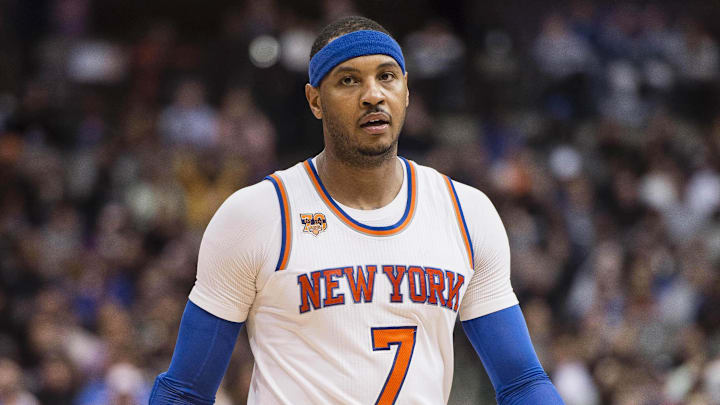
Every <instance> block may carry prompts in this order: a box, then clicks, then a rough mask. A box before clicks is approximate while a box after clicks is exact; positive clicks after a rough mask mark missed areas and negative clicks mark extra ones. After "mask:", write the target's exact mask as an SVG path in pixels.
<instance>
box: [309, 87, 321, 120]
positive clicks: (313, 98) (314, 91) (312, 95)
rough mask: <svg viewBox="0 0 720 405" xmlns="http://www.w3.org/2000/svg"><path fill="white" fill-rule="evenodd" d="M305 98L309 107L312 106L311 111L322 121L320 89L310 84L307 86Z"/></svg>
mask: <svg viewBox="0 0 720 405" xmlns="http://www.w3.org/2000/svg"><path fill="white" fill-rule="evenodd" d="M305 98H306V99H307V102H308V105H309V106H310V111H311V112H312V113H313V115H314V116H315V118H317V119H319V120H320V119H322V105H321V101H320V89H319V88H315V87H313V86H311V85H310V83H306V84H305Z"/></svg>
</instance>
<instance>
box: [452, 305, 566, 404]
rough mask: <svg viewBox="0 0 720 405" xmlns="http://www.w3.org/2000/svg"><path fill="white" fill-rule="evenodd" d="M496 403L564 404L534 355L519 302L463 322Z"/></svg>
mask: <svg viewBox="0 0 720 405" xmlns="http://www.w3.org/2000/svg"><path fill="white" fill-rule="evenodd" d="M462 326H463V329H464V330H465V334H466V335H467V337H468V339H469V340H470V343H472V345H473V347H474V348H475V351H476V352H477V353H478V355H479V356H480V360H482V363H483V365H484V366H485V370H486V371H487V374H488V376H489V377H490V381H491V382H492V384H493V387H495V393H496V395H495V398H496V399H497V402H498V404H499V405H516V404H517V405H520V404H543V405H563V400H562V398H560V395H559V394H558V393H557V390H555V387H554V386H553V384H552V382H551V381H550V378H548V376H547V374H545V370H543V368H542V365H540V361H539V360H538V358H537V355H536V354H535V349H534V348H533V345H532V342H531V341H530V333H529V332H528V329H527V325H526V324H525V318H523V314H522V311H520V306H519V305H514V306H512V307H509V308H505V309H503V310H500V311H497V312H493V313H491V314H488V315H485V316H481V317H479V318H475V319H471V320H468V321H464V322H463V323H462Z"/></svg>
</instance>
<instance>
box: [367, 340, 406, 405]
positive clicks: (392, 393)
mask: <svg viewBox="0 0 720 405" xmlns="http://www.w3.org/2000/svg"><path fill="white" fill-rule="evenodd" d="M370 332H371V334H372V348H373V351H377V350H390V346H392V345H397V351H396V352H395V360H394V361H393V364H392V367H391V368H390V374H388V377H387V379H386V380H385V385H384V386H383V388H382V391H380V395H378V399H377V401H375V405H392V404H394V403H395V400H397V397H398V394H399V393H400V388H402V385H403V382H405V376H406V375H407V371H408V368H409V367H410V360H412V355H413V350H414V349H415V334H416V332H417V326H391V327H384V328H372V329H370Z"/></svg>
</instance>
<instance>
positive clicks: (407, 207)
mask: <svg viewBox="0 0 720 405" xmlns="http://www.w3.org/2000/svg"><path fill="white" fill-rule="evenodd" d="M398 157H399V158H400V159H402V161H403V163H405V176H406V178H407V179H408V187H407V202H406V203H405V212H404V213H403V216H402V218H400V220H399V221H397V222H396V223H394V224H393V225H388V226H370V225H365V224H363V223H361V222H358V221H356V220H355V219H353V217H351V216H350V215H348V214H347V212H345V211H343V209H342V208H340V206H339V205H338V204H337V203H336V202H335V200H333V198H332V197H331V196H330V193H328V191H327V189H326V188H325V185H324V184H323V182H322V180H320V176H319V175H318V172H317V170H316V169H315V165H314V164H313V162H312V159H308V160H307V163H308V165H309V166H310V169H312V173H313V176H314V177H315V179H316V180H317V182H318V184H319V185H320V188H321V189H322V191H323V194H325V197H327V199H328V201H330V203H332V205H333V206H334V207H335V208H337V210H338V211H339V212H340V213H341V214H342V215H343V216H344V217H345V218H346V219H347V220H348V221H350V222H352V223H353V224H355V225H357V226H359V227H362V228H365V229H367V230H371V231H389V230H392V229H395V228H397V227H399V226H400V225H402V223H403V222H405V218H407V216H408V215H409V214H410V203H411V202H412V190H413V182H412V176H411V173H410V162H408V161H407V159H405V158H404V157H402V156H398Z"/></svg>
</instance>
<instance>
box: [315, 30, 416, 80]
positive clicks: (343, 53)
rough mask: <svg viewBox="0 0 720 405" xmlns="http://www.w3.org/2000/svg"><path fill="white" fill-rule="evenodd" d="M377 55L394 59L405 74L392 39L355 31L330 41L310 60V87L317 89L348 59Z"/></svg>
mask: <svg viewBox="0 0 720 405" xmlns="http://www.w3.org/2000/svg"><path fill="white" fill-rule="evenodd" d="M377 54H380V55H388V56H390V57H392V58H393V59H395V61H396V62H397V63H398V65H400V69H402V72H403V73H405V59H403V54H402V50H401V49H400V45H398V43H397V42H395V40H394V39H392V37H390V36H389V35H387V34H384V33H382V32H380V31H369V30H363V31H355V32H351V33H349V34H345V35H343V36H341V37H338V38H336V39H334V40H332V41H330V43H328V44H327V45H325V46H324V47H323V48H322V49H321V50H320V51H318V53H316V54H315V56H313V57H312V59H310V68H309V69H308V75H309V76H310V85H311V86H313V87H318V86H319V85H320V81H322V79H323V77H325V75H327V74H328V73H330V71H331V70H332V69H333V68H334V67H335V66H337V65H339V64H341V63H343V62H345V61H346V60H348V59H352V58H356V57H358V56H364V55H377Z"/></svg>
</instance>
